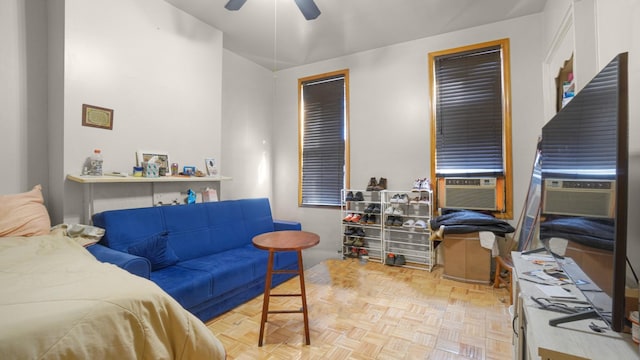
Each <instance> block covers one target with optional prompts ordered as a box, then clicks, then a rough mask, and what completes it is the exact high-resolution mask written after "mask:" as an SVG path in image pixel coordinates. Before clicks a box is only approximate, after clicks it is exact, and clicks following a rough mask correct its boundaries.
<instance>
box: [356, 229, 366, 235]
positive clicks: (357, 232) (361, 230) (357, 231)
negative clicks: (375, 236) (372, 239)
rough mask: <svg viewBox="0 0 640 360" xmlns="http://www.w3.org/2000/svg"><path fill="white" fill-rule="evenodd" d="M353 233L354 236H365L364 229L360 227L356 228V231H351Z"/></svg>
mask: <svg viewBox="0 0 640 360" xmlns="http://www.w3.org/2000/svg"><path fill="white" fill-rule="evenodd" d="M353 235H355V236H359V237H365V236H366V235H365V233H364V229H362V228H358V229H356V231H355V232H354V233H353Z"/></svg>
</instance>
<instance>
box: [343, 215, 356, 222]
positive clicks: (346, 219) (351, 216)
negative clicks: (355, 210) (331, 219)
mask: <svg viewBox="0 0 640 360" xmlns="http://www.w3.org/2000/svg"><path fill="white" fill-rule="evenodd" d="M353 215H355V214H349V215H347V216H345V217H344V219H342V221H346V222H350V221H351V219H352V218H353Z"/></svg>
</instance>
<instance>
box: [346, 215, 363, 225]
mask: <svg viewBox="0 0 640 360" xmlns="http://www.w3.org/2000/svg"><path fill="white" fill-rule="evenodd" d="M360 219H362V215H360V214H353V216H352V217H351V220H347V221H350V222H354V223H357V222H359V221H360Z"/></svg>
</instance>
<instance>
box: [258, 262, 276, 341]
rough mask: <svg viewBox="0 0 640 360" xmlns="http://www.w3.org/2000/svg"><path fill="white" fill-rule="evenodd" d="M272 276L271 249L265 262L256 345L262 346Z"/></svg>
mask: <svg viewBox="0 0 640 360" xmlns="http://www.w3.org/2000/svg"><path fill="white" fill-rule="evenodd" d="M272 277H273V251H269V261H268V263H267V278H266V279H265V282H264V299H263V300H262V319H261V320H260V337H259V338H258V346H262V338H263V337H264V324H265V323H266V322H267V314H268V313H269V296H270V295H271V278H272Z"/></svg>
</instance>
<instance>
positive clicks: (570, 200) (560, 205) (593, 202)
mask: <svg viewBox="0 0 640 360" xmlns="http://www.w3.org/2000/svg"><path fill="white" fill-rule="evenodd" d="M615 189H616V182H615V180H564V179H545V181H544V198H543V207H542V212H543V213H545V214H555V215H572V216H588V217H596V218H613V212H614V205H615Z"/></svg>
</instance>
